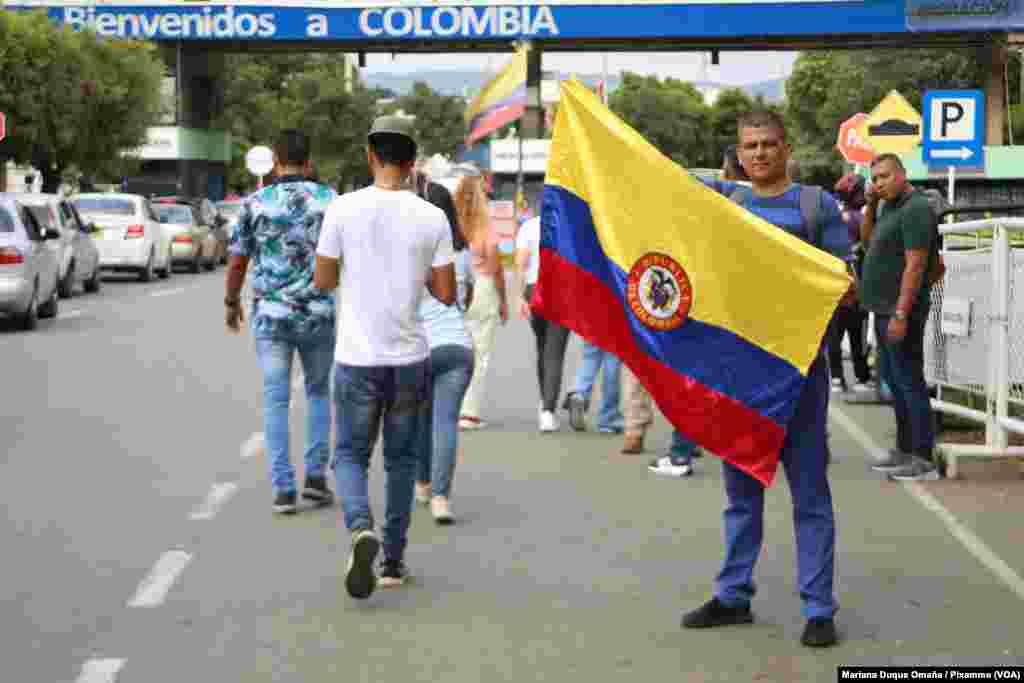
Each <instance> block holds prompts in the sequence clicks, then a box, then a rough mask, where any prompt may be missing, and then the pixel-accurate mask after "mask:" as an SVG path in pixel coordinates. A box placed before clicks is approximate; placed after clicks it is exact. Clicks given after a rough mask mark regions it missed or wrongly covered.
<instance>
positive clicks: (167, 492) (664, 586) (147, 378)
mask: <svg viewBox="0 0 1024 683" xmlns="http://www.w3.org/2000/svg"><path fill="white" fill-rule="evenodd" d="M222 279H223V269H219V270H218V271H217V272H215V273H203V274H200V275H186V274H183V273H178V274H176V275H175V277H174V278H173V279H171V280H170V281H168V282H164V281H157V282H154V283H151V284H140V283H137V282H134V281H132V279H131V278H128V277H125V278H112V279H110V280H108V281H107V282H105V287H104V290H103V292H102V293H101V294H100V295H98V296H93V295H86V296H82V295H79V296H78V297H76V298H74V299H72V300H70V301H62V302H61V306H62V315H61V316H60V317H58V318H57V319H56V320H52V321H41V323H40V327H39V330H38V331H36V332H33V333H29V334H25V333H21V332H17V331H14V330H13V329H11V328H10V326H5V325H3V324H0V359H2V361H0V363H2V366H0V367H2V368H3V378H4V381H3V386H4V390H3V391H2V392H0V442H2V444H3V446H4V448H3V449H2V450H0V501H2V502H0V505H2V506H3V507H4V508H5V511H6V517H5V521H4V522H3V523H2V525H0V543H2V548H3V553H2V555H0V557H2V560H0V567H2V569H3V572H2V576H3V581H2V584H0V626H2V630H3V633H4V638H0V662H3V663H4V667H3V669H4V673H3V675H0V679H2V680H4V681H8V680H9V681H12V682H18V683H20V682H22V681H26V682H28V681H33V682H34V681H44V682H50V681H76V680H78V681H85V682H88V683H95V682H96V681H115V680H116V681H118V682H120V683H134V682H145V683H163V682H165V681H166V682H167V683H171V682H174V683H178V682H179V681H182V680H196V681H309V682H319V681H335V680H345V681H410V680H412V681H441V680H443V681H448V682H450V683H456V682H462V681H466V682H469V681H517V682H519V681H542V680H547V681H587V682H590V681H605V680H609V681H610V680H630V681H632V680H648V679H664V678H666V677H672V678H673V679H674V680H685V681H751V680H757V681H826V680H835V667H836V666H838V665H841V664H858V663H860V664H868V663H870V664H911V663H931V664H949V663H960V664H994V663H1011V662H1016V663H1018V664H1020V663H1022V662H1024V648H1022V646H1021V642H1022V641H1021V638H1020V634H1021V633H1024V610H1022V609H1021V606H1022V602H1021V599H1022V597H1024V594H1019V592H1015V588H1014V585H1013V583H1012V577H1011V580H1010V581H1009V582H1008V581H1007V580H1006V579H1005V578H1004V579H1000V578H997V576H996V575H995V574H994V573H993V571H992V570H991V569H990V567H988V566H986V565H985V564H984V562H983V561H982V560H979V558H978V556H977V554H976V553H972V552H971V551H970V550H969V549H968V547H967V546H965V545H964V543H963V541H962V540H958V539H957V538H955V537H954V535H953V534H952V533H951V532H950V528H949V527H948V525H947V524H946V523H945V522H944V521H943V519H942V518H941V517H940V516H939V515H937V514H935V512H933V511H932V510H929V509H927V508H926V507H925V506H923V505H921V504H920V502H919V501H918V500H917V499H915V498H914V497H913V496H912V495H910V494H909V493H908V490H907V489H905V488H904V487H902V486H899V485H894V484H891V483H888V482H885V481H883V480H881V478H880V477H878V476H877V475H874V474H872V473H871V472H870V471H869V470H868V468H867V466H866V463H867V457H868V455H867V454H866V452H865V446H864V442H863V439H860V440H856V439H854V438H851V437H850V436H849V433H848V431H847V430H846V429H844V428H843V425H842V424H840V423H838V422H837V423H836V424H834V425H833V427H832V437H833V449H834V454H835V458H836V459H835V463H834V465H833V466H832V470H831V472H832V482H833V491H834V497H835V500H836V507H837V514H838V519H839V549H838V557H837V566H838V583H837V593H838V595H839V599H840V602H841V605H842V609H841V611H840V612H839V614H838V617H837V620H838V623H839V625H840V629H841V632H842V635H843V637H844V641H843V643H842V644H841V645H840V646H839V647H837V648H833V649H831V650H828V651H824V652H821V651H810V650H807V649H805V648H803V647H801V646H800V645H799V643H798V642H797V638H798V636H799V633H800V629H801V627H802V625H803V621H802V619H801V617H800V613H799V609H800V604H799V600H798V598H797V597H796V595H795V587H794V580H793V573H794V568H793V543H792V536H793V534H792V527H791V523H790V513H789V508H790V501H789V494H788V491H787V489H786V485H785V483H784V479H780V483H779V484H778V486H777V487H775V488H774V489H773V490H772V491H771V492H770V494H769V496H768V515H767V520H766V538H767V546H766V548H765V553H764V554H763V556H762V558H761V561H760V564H759V565H758V584H759V589H760V593H759V595H758V597H757V599H756V601H755V603H754V609H755V615H756V619H757V621H756V623H755V624H754V625H753V626H748V627H739V628H732V629H723V630H715V631H704V632H694V631H683V630H681V629H680V628H679V625H678V622H679V616H680V613H681V612H682V611H683V610H684V609H688V608H691V607H694V606H697V605H698V604H700V603H701V602H702V601H703V600H704V599H706V597H707V596H708V595H709V593H710V590H711V587H712V578H713V576H714V573H715V571H716V568H717V565H718V562H719V559H720V554H721V522H720V512H721V507H722V503H723V494H722V490H721V481H720V479H721V477H720V472H719V468H718V466H717V463H716V462H714V460H713V459H710V458H705V459H704V460H702V461H700V465H699V472H698V474H697V475H696V476H694V477H692V478H690V479H685V480H665V479H658V478H656V477H654V476H652V475H651V474H650V473H649V472H648V471H647V470H646V468H645V466H644V465H645V462H646V458H637V457H629V456H623V455H620V454H619V453H618V446H619V445H620V443H619V439H618V438H615V437H604V436H599V435H596V434H591V433H587V434H575V433H572V432H570V431H568V428H567V427H563V431H562V432H561V433H559V434H557V435H540V434H538V433H537V431H536V424H535V420H536V388H535V387H534V380H533V377H534V374H533V370H532V358H533V355H532V354H533V351H532V337H531V335H530V332H529V329H528V326H527V325H526V324H525V323H523V322H522V321H519V320H516V321H513V322H511V323H510V324H509V325H508V326H507V327H505V328H502V329H501V330H500V331H499V341H498V344H497V348H496V351H495V360H494V361H493V362H492V375H491V382H490V386H489V391H488V397H489V398H488V404H487V414H486V415H485V418H487V419H488V420H489V421H490V422H491V424H492V426H491V428H490V429H488V430H485V431H482V432H479V433H472V434H468V435H464V437H463V441H462V448H461V455H460V464H459V469H458V472H457V475H456V482H455V492H454V505H455V511H456V514H457V515H458V523H457V524H456V525H454V526H452V527H446V528H445V527H435V526H434V525H433V523H432V522H431V521H430V518H429V515H428V514H427V513H426V512H425V511H424V510H423V509H418V510H417V511H416V513H415V517H414V523H413V529H412V532H411V539H412V540H411V544H410V548H409V553H408V561H409V563H410V566H411V568H412V569H413V572H414V574H415V581H414V582H413V584H412V585H411V586H409V587H407V588H406V589H403V590H397V591H391V592H385V591H381V592H378V593H377V594H375V595H374V596H373V597H372V598H371V599H370V600H369V601H366V602H355V601H352V600H350V599H349V598H348V597H347V596H346V595H345V592H344V587H343V582H342V576H343V572H344V568H345V560H346V556H347V549H348V541H347V535H346V534H345V533H344V532H343V530H342V529H341V524H340V520H339V509H338V508H337V507H334V508H331V509H325V510H317V511H308V512H304V513H303V514H300V515H298V516H297V517H294V518H283V519H282V518H276V517H274V516H273V515H272V514H271V511H270V498H271V496H270V491H269V485H268V482H267V477H266V473H265V466H264V463H263V461H262V458H261V457H259V456H255V457H248V458H246V457H242V454H243V451H245V449H243V444H245V443H246V442H247V441H248V440H249V439H250V438H251V437H252V435H253V434H254V433H255V432H259V431H260V430H261V409H260V391H261V387H260V382H259V377H258V374H257V372H256V363H255V357H254V354H253V351H252V344H251V339H250V338H249V337H248V336H247V335H239V336H232V335H228V334H226V333H225V332H224V329H223V323H222V306H221V299H222V297H223V290H222ZM570 349H571V351H570V360H569V364H568V369H569V372H567V380H566V382H567V384H568V383H569V382H570V381H571V377H572V370H573V369H574V368H575V365H576V362H577V359H578V347H577V345H576V344H575V342H574V343H573V344H571V346H570ZM302 414H303V410H302V406H301V400H299V401H296V405H295V407H294V408H293V416H294V418H295V420H296V422H295V425H296V427H295V428H293V437H294V442H293V444H294V447H293V453H295V454H296V455H295V456H293V457H294V460H295V461H296V462H299V460H300V458H299V457H298V456H297V454H298V453H299V452H300V443H301V432H300V428H299V426H300V425H301V424H302V422H301V417H302ZM844 414H846V415H848V416H849V417H850V418H851V419H853V420H855V421H859V423H860V424H864V425H866V427H865V430H866V433H868V434H869V435H874V437H875V438H878V439H879V440H881V439H882V438H884V429H881V427H880V426H879V425H880V424H881V423H880V422H879V420H880V419H881V418H880V417H879V415H880V414H879V413H873V414H872V413H868V412H864V411H861V412H858V411H848V412H846V413H844ZM652 436H653V438H652V439H651V440H650V443H651V445H652V446H659V447H660V446H662V445H665V444H667V441H668V431H667V427H666V425H665V423H664V422H663V421H659V423H658V425H657V429H656V431H655V433H654V434H653V435H652ZM880 442H881V441H880ZM246 452H248V451H246ZM373 476H374V481H373V486H374V490H375V491H376V493H377V499H376V500H377V501H378V502H380V501H382V496H381V495H380V494H381V493H382V491H383V476H382V471H381V468H380V463H379V462H376V463H375V466H374V475H373ZM376 509H377V511H378V514H382V510H381V508H380V507H379V506H377V507H376ZM993 547H994V549H995V552H996V553H997V554H999V555H1000V556H1001V557H1002V556H1004V555H1005V554H1004V553H1002V551H1001V549H1000V548H999V547H995V546H993ZM1005 556H1006V557H1007V558H1008V561H1010V562H1011V565H1012V568H1013V570H1015V571H1016V572H1017V574H1018V575H1019V574H1020V573H1021V572H1022V570H1024V567H1022V566H1020V564H1019V563H1018V560H1019V558H1020V556H1019V555H1017V556H1012V554H1011V555H1005ZM154 569H156V571H157V576H156V579H155V580H154V581H150V582H147V580H146V579H147V577H148V576H150V575H151V572H153V571H154Z"/></svg>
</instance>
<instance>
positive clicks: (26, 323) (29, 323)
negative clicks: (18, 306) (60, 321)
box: [18, 289, 39, 331]
mask: <svg viewBox="0 0 1024 683" xmlns="http://www.w3.org/2000/svg"><path fill="white" fill-rule="evenodd" d="M37 292H38V290H37V289H34V290H32V299H31V301H29V302H28V309H27V310H26V311H25V312H24V313H23V314H22V315H21V320H19V321H18V322H19V323H20V327H21V329H23V330H25V331H30V330H34V329H36V324H37V323H38V322H39V300H38V299H37V296H38V294H37Z"/></svg>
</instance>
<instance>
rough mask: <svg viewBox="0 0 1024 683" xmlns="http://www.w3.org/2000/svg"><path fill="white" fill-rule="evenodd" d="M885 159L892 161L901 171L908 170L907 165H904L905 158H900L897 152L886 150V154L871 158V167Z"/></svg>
mask: <svg viewBox="0 0 1024 683" xmlns="http://www.w3.org/2000/svg"><path fill="white" fill-rule="evenodd" d="M883 161H891V162H892V163H893V164H894V165H895V166H896V168H898V169H899V170H901V171H904V172H905V171H906V170H907V168H906V166H904V165H903V160H902V159H900V158H899V157H898V156H896V155H895V154H893V153H892V152H886V153H885V154H879V155H878V156H877V157H875V158H874V159H872V160H871V168H874V167H875V166H876V165H878V164H880V163H882V162H883Z"/></svg>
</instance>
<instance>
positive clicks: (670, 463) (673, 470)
mask: <svg viewBox="0 0 1024 683" xmlns="http://www.w3.org/2000/svg"><path fill="white" fill-rule="evenodd" d="M647 469H649V470H650V471H651V472H654V473H655V474H656V475H658V476H659V477H688V476H690V475H691V474H693V463H692V462H691V461H690V459H689V458H676V457H673V456H671V455H663V456H661V457H660V458H656V459H654V460H652V461H651V463H650V464H649V465H647Z"/></svg>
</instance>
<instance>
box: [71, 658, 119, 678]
mask: <svg viewBox="0 0 1024 683" xmlns="http://www.w3.org/2000/svg"><path fill="white" fill-rule="evenodd" d="M123 666H124V660H123V659H87V660H86V661H85V663H84V664H82V673H80V674H78V678H77V679H76V683H114V681H115V680H116V679H117V674H118V672H119V671H120V670H121V667H123Z"/></svg>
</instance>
